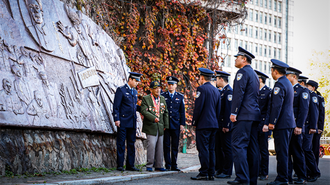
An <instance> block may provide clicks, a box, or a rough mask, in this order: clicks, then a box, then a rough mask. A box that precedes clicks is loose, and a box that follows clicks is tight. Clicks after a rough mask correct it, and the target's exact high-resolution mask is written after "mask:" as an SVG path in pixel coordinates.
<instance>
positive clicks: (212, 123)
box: [192, 82, 221, 129]
mask: <svg viewBox="0 0 330 185" xmlns="http://www.w3.org/2000/svg"><path fill="white" fill-rule="evenodd" d="M220 111H221V98H220V92H219V90H218V89H217V88H215V87H214V86H213V85H212V84H211V83H210V82H206V83H204V84H203V85H201V86H199V87H198V88H197V94H196V100H195V108H194V113H193V119H192V125H193V126H196V129H206V128H219V121H220Z"/></svg>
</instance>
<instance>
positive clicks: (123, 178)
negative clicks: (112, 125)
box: [25, 165, 200, 185]
mask: <svg viewBox="0 0 330 185" xmlns="http://www.w3.org/2000/svg"><path fill="white" fill-rule="evenodd" d="M198 168H200V165H196V166H192V167H188V168H185V169H182V170H181V171H180V172H177V171H168V172H153V173H148V174H138V175H127V176H117V177H104V178H96V179H83V180H72V181H59V182H52V183H40V184H39V185H78V184H84V185H88V184H105V183H115V182H124V181H131V180H139V179H147V178H152V177H159V176H164V175H169V174H177V173H187V172H189V171H193V170H196V169H198ZM25 185H30V184H25ZM31 185H32V184H31ZM34 185H38V184H34Z"/></svg>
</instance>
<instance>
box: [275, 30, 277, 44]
mask: <svg viewBox="0 0 330 185" xmlns="http://www.w3.org/2000/svg"><path fill="white" fill-rule="evenodd" d="M276 35H277V34H276V32H274V43H276Z"/></svg>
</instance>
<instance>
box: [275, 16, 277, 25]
mask: <svg viewBox="0 0 330 185" xmlns="http://www.w3.org/2000/svg"><path fill="white" fill-rule="evenodd" d="M276 21H277V17H275V16H274V27H277V25H276Z"/></svg>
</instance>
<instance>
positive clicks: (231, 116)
mask: <svg viewBox="0 0 330 185" xmlns="http://www.w3.org/2000/svg"><path fill="white" fill-rule="evenodd" d="M236 117H237V116H235V115H230V121H231V122H233V123H234V122H236V121H237V120H236Z"/></svg>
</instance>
